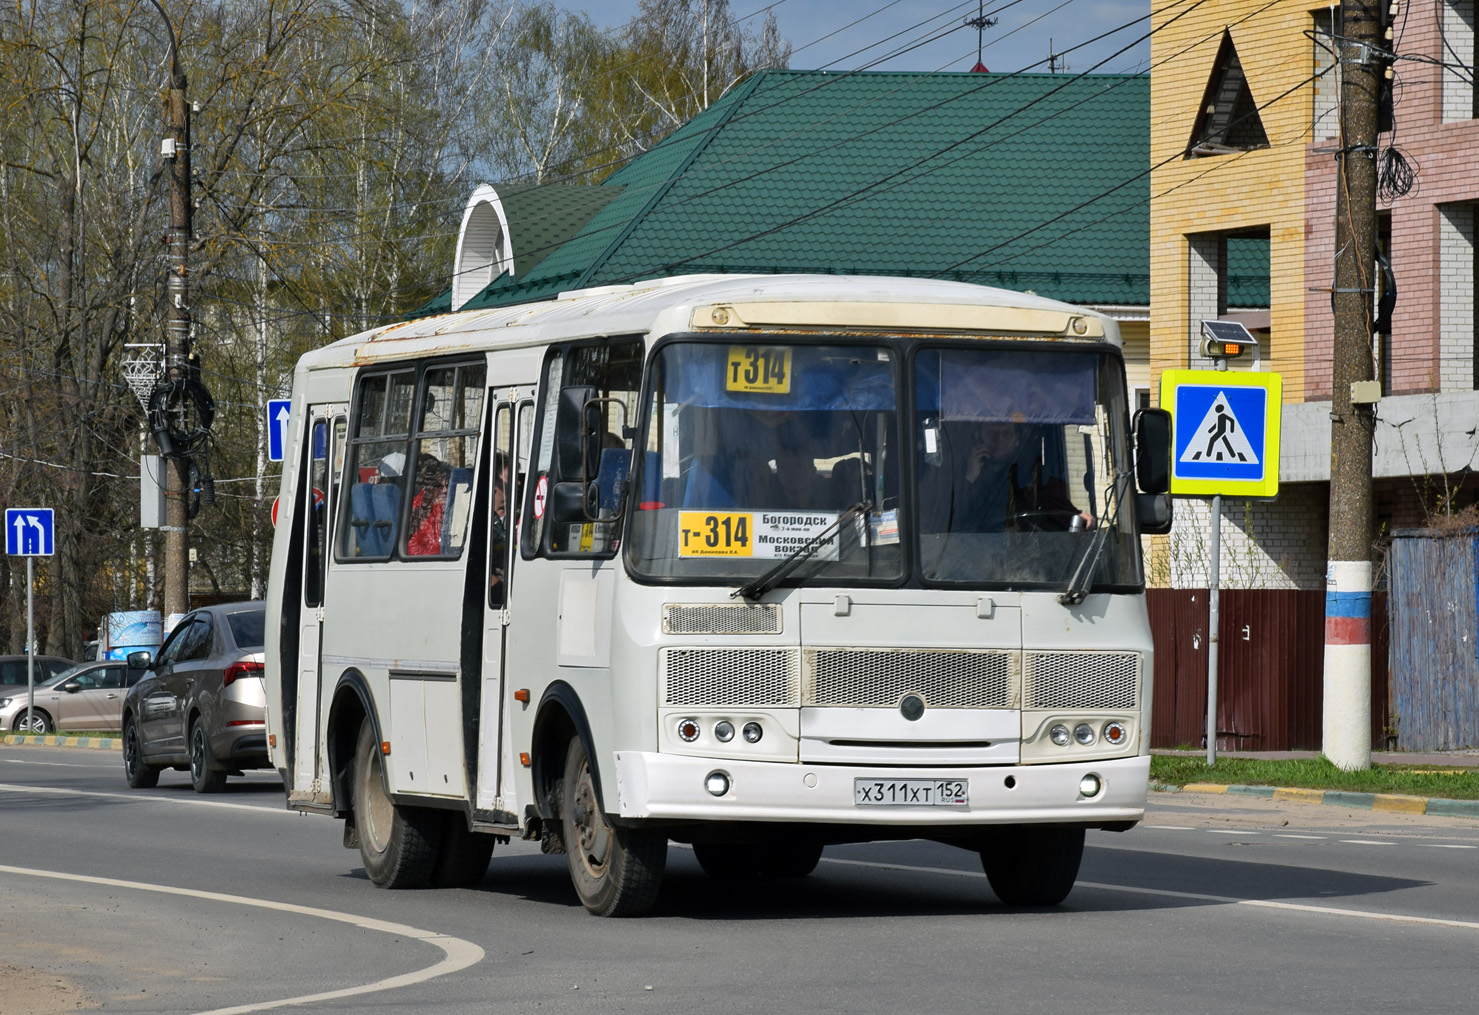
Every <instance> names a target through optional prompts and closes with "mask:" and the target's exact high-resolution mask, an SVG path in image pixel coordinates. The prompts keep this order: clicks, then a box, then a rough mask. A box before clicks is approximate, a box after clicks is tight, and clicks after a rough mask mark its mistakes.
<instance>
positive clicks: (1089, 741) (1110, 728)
mask: <svg viewBox="0 0 1479 1015" xmlns="http://www.w3.org/2000/svg"><path fill="white" fill-rule="evenodd" d="M1101 738H1102V739H1103V741H1104V744H1105V746H1107V747H1123V746H1125V744H1127V743H1129V742H1130V727H1129V725H1128V724H1126V723H1124V722H1122V721H1120V720H1119V719H1111V720H1109V721H1108V722H1106V723H1105V724H1104V725H1103V727H1102V728H1100V729H1098V730H1096V729H1094V726H1093V724H1092V723H1088V722H1080V723H1075V724H1074V725H1073V726H1072V728H1070V727H1069V725H1068V723H1064V722H1056V723H1054V724H1053V725H1052V726H1050V727H1049V728H1048V739H1049V740H1051V741H1052V742H1053V743H1054V744H1056V745H1058V746H1059V747H1067V746H1068V745H1069V744H1072V743H1077V744H1079V746H1081V747H1090V746H1092V745H1093V744H1094V743H1095V742H1096V741H1098V740H1100V739H1101Z"/></svg>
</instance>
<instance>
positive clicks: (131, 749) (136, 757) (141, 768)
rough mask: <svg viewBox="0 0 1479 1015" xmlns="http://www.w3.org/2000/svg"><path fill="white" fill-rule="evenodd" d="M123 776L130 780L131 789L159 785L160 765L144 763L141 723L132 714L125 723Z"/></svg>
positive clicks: (149, 787)
mask: <svg viewBox="0 0 1479 1015" xmlns="http://www.w3.org/2000/svg"><path fill="white" fill-rule="evenodd" d="M123 777H124V778H125V779H126V780H128V786H129V789H152V788H154V787H155V786H158V785H159V766H158V765H148V764H145V763H144V745H143V744H141V743H140V742H139V724H138V723H136V722H134V720H133V717H132V716H130V717H129V719H128V722H126V723H124V724H123Z"/></svg>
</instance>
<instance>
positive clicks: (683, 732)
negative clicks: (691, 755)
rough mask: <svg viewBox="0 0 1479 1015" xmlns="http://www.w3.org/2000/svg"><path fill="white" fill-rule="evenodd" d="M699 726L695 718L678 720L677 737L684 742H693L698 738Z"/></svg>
mask: <svg viewBox="0 0 1479 1015" xmlns="http://www.w3.org/2000/svg"><path fill="white" fill-rule="evenodd" d="M698 734H699V728H698V720H697V719H679V720H678V739H679V740H682V741H683V742H684V743H689V744H691V743H693V742H694V741H695V740H697V739H698Z"/></svg>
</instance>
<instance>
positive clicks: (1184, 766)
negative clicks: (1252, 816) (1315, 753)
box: [1150, 754, 1479, 800]
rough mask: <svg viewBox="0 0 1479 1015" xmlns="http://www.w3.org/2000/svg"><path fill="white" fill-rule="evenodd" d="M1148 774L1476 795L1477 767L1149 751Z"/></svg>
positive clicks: (1171, 780)
mask: <svg viewBox="0 0 1479 1015" xmlns="http://www.w3.org/2000/svg"><path fill="white" fill-rule="evenodd" d="M1150 779H1151V781H1152V782H1159V783H1166V784H1169V785H1172V786H1182V787H1185V786H1187V785H1188V784H1191V783H1212V784H1215V785H1222V786H1273V787H1278V788H1293V789H1307V790H1341V791H1344V792H1349V793H1385V794H1399V795H1402V796H1418V797H1440V798H1442V799H1446V800H1479V769H1472V770H1451V771H1449V770H1445V771H1435V770H1434V769H1433V768H1431V767H1428V768H1422V767H1419V766H1417V765H1373V766H1371V768H1369V769H1367V770H1366V771H1363V772H1345V771H1342V770H1341V769H1339V768H1337V767H1336V766H1335V765H1333V764H1332V763H1331V762H1330V761H1328V760H1327V759H1325V758H1309V759H1304V758H1300V759H1295V760H1290V761H1264V760H1260V759H1257V758H1218V759H1217V763H1216V764H1214V765H1210V766H1209V765H1208V764H1207V761H1206V759H1205V758H1197V757H1186V756H1182V755H1164V754H1155V755H1151V758H1150Z"/></svg>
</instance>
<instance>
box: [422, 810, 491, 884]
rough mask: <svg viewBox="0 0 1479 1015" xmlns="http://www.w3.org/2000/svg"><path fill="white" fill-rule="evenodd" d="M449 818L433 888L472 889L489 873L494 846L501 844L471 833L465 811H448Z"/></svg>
mask: <svg viewBox="0 0 1479 1015" xmlns="http://www.w3.org/2000/svg"><path fill="white" fill-rule="evenodd" d="M446 814H447V817H446V820H445V824H444V825H443V826H442V843H441V848H440V849H438V850H437V862H436V866H435V867H434V868H432V871H431V886H432V887H433V888H472V887H473V886H475V885H477V884H478V883H479V882H481V881H482V880H483V875H484V874H486V873H488V861H489V860H491V859H492V858H493V845H494V843H495V842H496V841H497V840H496V839H494V837H493V836H491V835H483V834H480V833H478V832H474V831H472V830H471V829H469V828H468V827H467V818H465V817H464V816H463V814H462V812H461V811H447V812H446Z"/></svg>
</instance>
